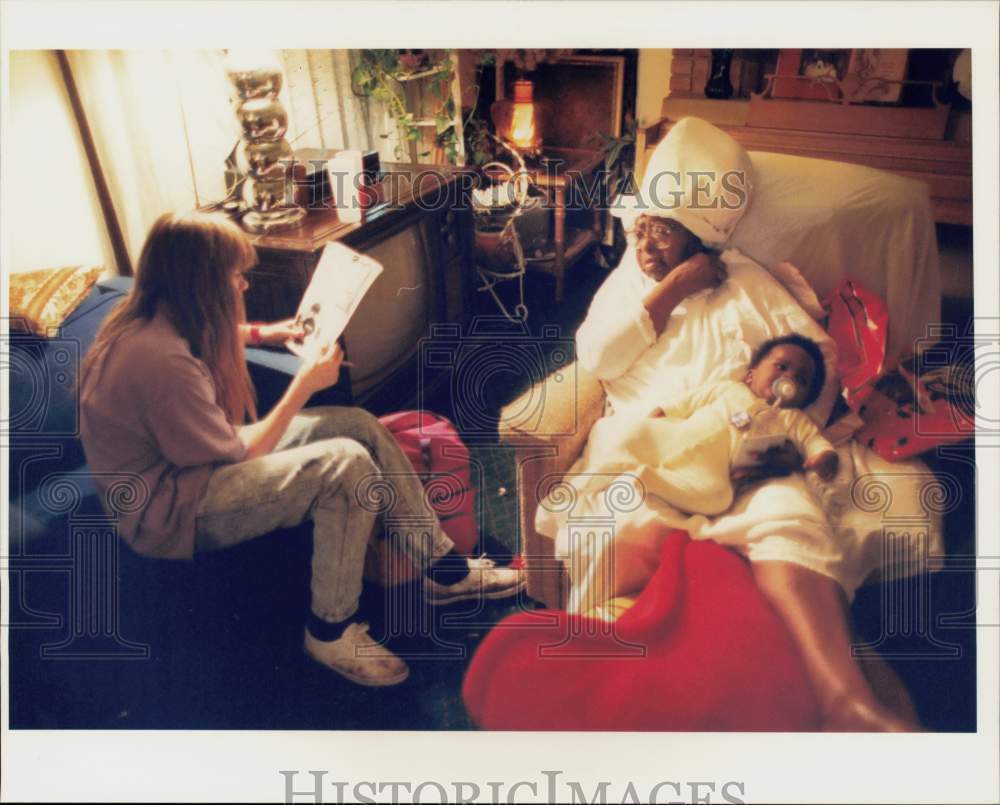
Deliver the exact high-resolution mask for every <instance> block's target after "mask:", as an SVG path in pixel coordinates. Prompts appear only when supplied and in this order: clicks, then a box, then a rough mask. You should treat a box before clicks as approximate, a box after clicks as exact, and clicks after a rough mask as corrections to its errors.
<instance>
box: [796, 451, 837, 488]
mask: <svg viewBox="0 0 1000 805" xmlns="http://www.w3.org/2000/svg"><path fill="white" fill-rule="evenodd" d="M839 467H840V456H838V455H837V454H836V452H834V451H833V450H827V451H826V452H825V453H820V454H819V455H818V456H813V457H812V458H811V459H809V460H808V461H807V462H806V463H805V468H806V469H807V470H816V472H817V473H818V474H819V477H820V478H822V479H823V480H824V481H832V480H833V478H834V476H836V474H837V469H838V468H839Z"/></svg>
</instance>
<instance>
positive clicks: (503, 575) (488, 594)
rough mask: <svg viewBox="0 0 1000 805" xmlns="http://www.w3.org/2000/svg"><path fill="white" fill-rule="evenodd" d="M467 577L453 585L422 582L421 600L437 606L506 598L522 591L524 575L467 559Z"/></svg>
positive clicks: (484, 562)
mask: <svg viewBox="0 0 1000 805" xmlns="http://www.w3.org/2000/svg"><path fill="white" fill-rule="evenodd" d="M468 561H469V575H467V576H466V577H465V578H464V579H462V580H461V581H459V582H456V583H455V584H448V585H444V584H438V583H437V582H435V581H432V580H431V579H427V580H426V581H425V582H424V599H425V600H426V601H427V603H429V604H431V605H433V606H438V605H441V604H452V603H455V602H456V601H467V600H470V599H473V598H490V599H496V598H509V597H510V596H512V595H516V594H517V593H519V592H520V591H521V590H523V589H524V586H525V580H524V574H523V573H522V572H521V571H520V570H515V569H514V568H511V567H497V566H496V563H495V562H494V561H493V560H492V559H487V558H486V557H485V556H480V557H479V558H478V559H469V560H468Z"/></svg>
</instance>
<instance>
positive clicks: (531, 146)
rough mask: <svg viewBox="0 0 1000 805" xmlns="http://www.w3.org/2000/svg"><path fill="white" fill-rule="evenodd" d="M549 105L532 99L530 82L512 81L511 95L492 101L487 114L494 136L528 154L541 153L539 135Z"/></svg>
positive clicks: (546, 119) (546, 120) (541, 132)
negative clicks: (493, 129) (494, 127)
mask: <svg viewBox="0 0 1000 805" xmlns="http://www.w3.org/2000/svg"><path fill="white" fill-rule="evenodd" d="M551 110H552V107H551V104H549V102H548V101H545V100H536V99H535V97H534V85H533V84H532V83H531V82H530V81H515V82H514V96H513V97H512V98H503V99H501V100H499V101H496V102H495V103H494V104H493V105H492V106H491V107H490V117H491V118H492V119H493V124H494V125H495V126H496V129H497V136H499V137H500V139H502V140H504V141H505V142H508V143H510V144H511V145H513V146H514V147H515V148H516V149H518V150H519V151H522V152H524V153H526V154H529V155H536V154H538V153H540V152H541V149H542V141H543V135H544V133H545V128H546V126H547V124H548V121H549V119H550V116H551Z"/></svg>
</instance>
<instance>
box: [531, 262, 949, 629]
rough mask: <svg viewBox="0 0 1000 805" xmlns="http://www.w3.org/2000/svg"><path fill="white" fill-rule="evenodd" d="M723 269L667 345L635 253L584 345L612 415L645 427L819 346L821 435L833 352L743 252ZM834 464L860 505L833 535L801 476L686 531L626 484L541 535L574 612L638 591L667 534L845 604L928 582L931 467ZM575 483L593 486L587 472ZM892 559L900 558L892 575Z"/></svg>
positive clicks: (678, 318)
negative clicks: (872, 578)
mask: <svg viewBox="0 0 1000 805" xmlns="http://www.w3.org/2000/svg"><path fill="white" fill-rule="evenodd" d="M722 259H723V262H724V263H725V265H726V269H727V272H728V279H727V280H726V281H725V282H724V283H723V284H722V285H721V286H720V287H719V288H716V289H713V290H708V291H702V292H701V293H698V294H695V295H693V296H691V297H688V298H687V299H685V300H684V301H683V302H682V303H681V305H679V306H678V307H677V308H676V309H675V310H674V311H673V313H672V314H671V316H670V319H669V321H668V322H667V326H666V328H665V329H664V331H663V332H662V333H661V334H660V336H659V338H657V336H656V332H655V330H654V328H653V323H652V321H651V319H650V318H649V314H648V313H647V311H646V309H645V307H644V305H643V298H644V297H645V295H646V294H647V293H648V291H649V290H650V289H651V288H652V286H653V284H654V281H653V280H651V279H649V278H648V277H646V276H645V275H644V274H643V273H642V272H641V270H640V269H639V266H638V263H637V262H636V259H635V251H634V248H629V249H628V251H627V252H626V254H625V256H624V257H623V259H622V262H621V264H620V265H619V266H618V268H616V269H615V270H614V271H613V272H612V274H611V275H610V276H609V277H608V279H607V280H606V281H605V282H604V284H603V285H602V286H601V288H600V289H599V290H598V292H597V294H596V295H595V297H594V300H593V302H592V303H591V307H590V310H589V311H588V314H587V318H586V320H585V321H584V323H583V324H582V325H581V326H580V328H579V330H578V332H577V336H576V339H577V357H578V360H579V361H580V363H581V365H582V366H583V367H584V368H586V369H587V370H588V371H590V372H591V373H593V374H594V375H596V376H597V377H598V378H599V379H600V380H601V381H602V384H603V386H604V388H605V391H606V392H607V397H608V406H609V409H610V410H612V411H614V412H615V413H616V414H618V415H621V414H623V413H627V414H628V415H631V416H635V417H645V416H648V415H649V414H650V412H652V411H653V410H654V409H655V408H657V407H659V406H660V405H661V404H662V403H663V401H664V400H667V401H669V400H670V399H672V398H678V397H680V396H681V395H683V394H684V393H686V392H688V391H690V390H693V389H694V388H696V387H697V386H700V385H703V384H705V383H708V382H711V381H715V380H719V379H723V378H729V379H734V380H735V379H739V378H741V377H742V376H743V374H744V373H745V372H746V368H747V365H748V363H749V360H750V355H751V353H752V351H753V349H754V348H756V347H757V346H758V345H759V344H761V343H762V342H763V341H766V340H767V339H769V338H773V337H775V336H779V335H784V334H787V333H790V332H797V333H801V334H802V335H805V336H807V337H809V338H812V339H813V340H814V341H816V342H817V343H818V344H819V345H820V349H821V350H822V352H823V354H824V358H825V359H826V364H827V378H828V382H827V385H826V387H825V388H824V390H823V392H822V394H821V395H820V397H819V399H818V400H817V401H816V403H814V404H813V405H812V406H810V408H808V409H806V413H808V414H810V416H812V417H813V419H814V421H816V422H817V423H818V424H823V423H825V421H826V418H827V417H828V415H829V412H830V410H831V408H832V406H833V403H834V400H835V397H836V395H837V393H838V385H837V382H836V377H835V372H834V366H835V362H836V358H835V354H836V351H835V347H834V345H833V343H832V341H831V339H830V338H829V336H827V334H826V333H825V332H824V331H823V330H822V328H821V327H820V326H819V325H818V324H817V323H816V322H815V321H814V320H813V319H812V318H810V317H809V316H808V315H807V314H806V313H805V312H804V311H803V310H802V309H801V307H799V305H798V304H797V303H796V302H795V300H794V299H793V298H792V297H791V295H790V294H789V293H788V292H787V291H786V290H785V289H784V288H783V287H782V286H781V285H780V284H779V283H778V282H777V280H775V279H774V278H773V277H772V276H771V274H770V273H768V271H767V270H766V269H764V268H762V267H760V266H759V265H757V264H756V263H755V262H754V261H752V260H750V259H749V258H747V257H745V256H744V255H742V254H740V253H739V252H738V251H735V250H728V251H726V252H724V253H723V254H722ZM838 452H839V453H840V459H841V464H842V466H843V467H845V471H847V472H853V476H854V477H855V478H856V479H857V480H856V482H855V490H854V492H855V499H856V500H861V501H864V505H863V506H852V507H850V508H849V509H848V511H847V513H846V514H845V515H844V517H843V518H842V519H841V521H840V522H839V523H838V525H837V527H836V528H833V527H831V525H830V524H829V523H828V521H827V518H826V516H825V515H824V513H823V511H822V510H821V509H820V507H819V506H818V504H817V503H816V501H815V499H814V497H813V495H812V494H811V493H810V491H809V490H808V488H807V487H806V484H805V481H804V479H803V477H802V475H801V474H795V475H792V476H789V477H787V478H776V479H772V480H770V481H768V482H766V483H764V484H761V485H759V486H756V487H754V488H751V489H750V490H749V491H747V492H746V493H744V494H742V495H740V496H738V497H737V499H736V501H735V502H734V504H733V506H732V508H731V509H730V510H729V511H728V512H726V513H725V514H722V515H720V516H718V517H714V518H709V517H705V516H702V515H695V516H692V517H689V518H687V519H686V520H684V521H683V522H682V523H680V522H678V519H677V513H676V510H675V509H673V508H672V507H670V506H666V505H665V504H663V503H662V502H659V501H657V500H656V499H655V498H652V497H650V498H648V499H647V498H646V496H645V495H644V494H643V491H642V489H641V488H640V487H639V486H638V485H637V484H636V479H635V478H634V477H632V476H629V475H628V474H622V475H616V477H615V478H608V479H605V481H606V482H605V483H603V484H602V487H603V490H604V491H603V492H600V493H596V494H582V495H576V494H575V493H573V494H571V495H569V496H567V495H565V494H562V495H561V496H557V497H550V498H547V499H546V500H543V501H542V502H541V505H540V506H539V509H538V514H537V516H536V528H537V529H538V530H539V531H540V532H541V533H543V534H547V535H549V536H552V537H554V538H555V539H556V549H557V553H558V554H559V555H560V556H561V557H562V558H563V560H564V561H565V562H566V565H567V567H568V569H569V573H570V578H571V581H572V584H573V589H572V592H571V596H570V603H569V608H570V610H571V611H587V610H588V609H590V608H592V607H593V606H595V605H597V604H600V603H601V602H602V601H604V600H607V599H608V598H612V597H614V596H615V595H621V594H625V593H629V592H635V591H637V590H638V589H641V587H642V585H643V584H644V583H645V581H646V580H648V578H649V575H650V574H651V573H652V571H653V569H655V564H656V559H657V557H658V549H659V543H660V540H661V539H662V537H663V535H664V534H665V533H666V527H667V526H671V525H672V526H676V527H683V528H685V529H686V530H687V531H688V533H689V534H690V535H691V537H692V538H693V539H714V540H715V541H716V542H719V543H720V544H723V545H729V546H731V547H733V548H734V549H736V550H738V551H739V552H741V553H743V554H744V555H746V556H747V557H748V558H749V559H750V560H751V561H764V560H782V561H789V562H793V563H795V564H798V565H801V566H804V567H807V568H809V569H811V570H815V571H816V572H819V573H822V574H823V575H826V576H829V577H831V578H833V579H835V580H836V581H837V582H838V583H839V584H840V585H841V586H842V587H843V588H844V590H845V592H846V593H847V595H848V596H849V597H853V594H854V591H855V590H856V589H857V587H858V586H859V585H860V584H861V583H862V582H863V581H864V579H865V578H866V577H867V576H868V575H869V574H870V573H871V572H872V571H874V570H877V569H882V570H884V571H886V572H887V573H888V574H892V573H897V572H910V573H912V572H919V570H920V566H921V562H924V563H926V558H927V556H928V555H934V554H940V553H942V547H941V545H942V543H941V534H940V517H939V515H938V514H937V513H936V512H934V511H927V510H926V509H925V507H924V506H923V505H921V503H922V501H923V499H924V498H922V497H921V493H922V492H925V490H926V487H927V485H928V484H931V483H934V477H933V475H932V474H931V473H930V472H929V471H928V470H927V469H926V467H924V465H923V464H922V463H921V462H919V461H910V462H897V463H895V464H890V463H889V462H886V461H884V460H882V459H880V458H879V457H878V456H876V455H875V454H874V453H872V452H871V451H869V450H866V449H863V448H861V447H860V446H859V445H857V444H856V443H854V442H851V443H849V444H848V445H845V446H842V447H841V448H840V449H839V451H838ZM574 471H575V472H579V473H587V474H593V473H592V472H591V468H589V467H587V466H582V467H574ZM875 474H877V475H878V476H879V477H878V478H876V477H875ZM882 483H888V484H889V486H890V487H891V490H892V494H891V495H890V496H889V502H887V503H885V504H884V505H881V504H880V503H879V500H878V499H875V502H874V503H871V505H869V501H871V500H873V498H872V491H869V488H871V489H874V488H876V487H877V488H882V487H881V486H880V484H882ZM562 492H565V489H563V490H562ZM877 497H878V496H877V495H876V498H877ZM925 497H926V495H925ZM890 509H891V511H890ZM900 509H902V510H903V511H902V514H903V515H904V516H906V517H910V518H915V519H912V520H911V521H912V522H913V524H914V525H913V527H912V529H910V530H909V531H907V532H906V533H905V534H904V535H899V534H897V533H896V532H895V530H894V531H893V538H897V537H898V538H902V539H903V543H904V544H903V545H902V546H899V545H896V546H895V547H894V548H893V549H892V550H891V551H890V550H889V549H888V547H887V546H886V542H887V540H886V538H885V537H886V535H887V533H888V532H887V530H886V528H885V527H884V526H885V524H886V521H887V518H889V517H890V516H893V517H895V516H898V515H899V514H900ZM887 553H891V554H892V555H893V556H895V557H898V559H897V560H896V561H895V562H894V563H893V565H891V566H888V567H887V566H886V563H885V561H884V558H883V557H884V555H886V554H887ZM924 566H926V565H925V564H924Z"/></svg>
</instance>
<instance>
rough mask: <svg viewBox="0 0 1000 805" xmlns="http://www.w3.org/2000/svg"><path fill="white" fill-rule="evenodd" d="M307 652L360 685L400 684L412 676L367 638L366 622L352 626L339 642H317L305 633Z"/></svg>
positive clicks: (389, 653)
mask: <svg viewBox="0 0 1000 805" xmlns="http://www.w3.org/2000/svg"><path fill="white" fill-rule="evenodd" d="M305 650H306V654H308V655H309V656H310V657H311V658H312V659H314V660H315V661H316V662H318V663H320V664H321V665H325V666H326V667H327V668H329V669H330V670H332V671H336V672H337V673H338V674H340V675H341V676H343V677H346V678H347V679H350V680H351V682H356V683H357V684H358V685H368V686H369V687H387V686H388V685H398V684H399V683H400V682H403V681H404V680H405V679H406V678H407V677H408V676H409V675H410V669H409V668H407V666H406V663H405V662H403V661H402V660H401V659H399V657H397V656H396V655H395V654H393V653H392V652H391V651H389V649H387V648H386V647H385V646H382V645H379V644H378V643H376V642H375V641H374V640H372V639H371V637H370V636H369V635H368V624H367V623H352V624H350V625H349V626H348V627H347V628H346V629H344V633H343V634H342V635H341V636H340V637H339V638H337V639H336V640H317V639H316V638H315V637H313V636H312V634H311V633H310V632H309V630H308V629H307V630H306V639H305Z"/></svg>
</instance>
